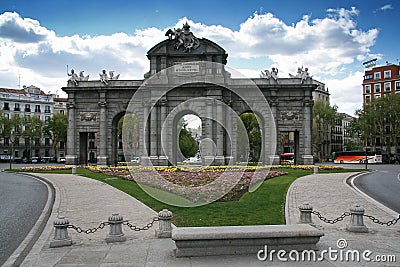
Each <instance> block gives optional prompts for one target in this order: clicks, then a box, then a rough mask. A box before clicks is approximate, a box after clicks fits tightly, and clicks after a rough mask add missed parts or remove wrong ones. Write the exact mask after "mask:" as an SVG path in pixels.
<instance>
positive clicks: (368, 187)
mask: <svg viewBox="0 0 400 267" xmlns="http://www.w3.org/2000/svg"><path fill="white" fill-rule="evenodd" d="M369 168H371V169H374V170H376V172H372V173H369V174H365V175H362V176H360V177H357V178H356V179H355V180H354V184H355V185H356V186H357V187H358V188H359V189H360V190H361V191H363V192H364V193H366V194H367V195H369V196H370V197H372V198H374V199H375V200H377V201H378V202H380V203H382V204H384V205H385V206H387V207H389V208H391V209H392V210H394V211H396V212H398V213H400V165H372V166H371V165H370V166H369Z"/></svg>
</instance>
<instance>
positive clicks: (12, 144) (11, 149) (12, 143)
mask: <svg viewBox="0 0 400 267" xmlns="http://www.w3.org/2000/svg"><path fill="white" fill-rule="evenodd" d="M13 135H14V131H11V132H10V142H11V147H10V170H11V168H12V159H13V146H14V140H13Z"/></svg>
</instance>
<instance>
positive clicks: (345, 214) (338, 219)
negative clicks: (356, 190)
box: [311, 210, 351, 224]
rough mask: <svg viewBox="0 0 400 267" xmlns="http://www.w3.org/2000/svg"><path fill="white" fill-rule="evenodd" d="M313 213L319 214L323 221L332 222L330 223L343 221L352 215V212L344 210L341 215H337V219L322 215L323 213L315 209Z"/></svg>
mask: <svg viewBox="0 0 400 267" xmlns="http://www.w3.org/2000/svg"><path fill="white" fill-rule="evenodd" d="M311 213H312V214H315V215H317V216H318V218H319V219H320V220H321V221H323V222H326V223H330V224H335V223H337V222H340V221H343V219H344V218H346V217H347V216H350V215H351V213H350V212H348V211H346V212H344V213H343V214H342V215H340V216H339V217H337V218H336V219H334V220H330V219H327V218H326V217H324V216H322V215H321V213H319V212H318V211H315V210H313V211H312V212H311Z"/></svg>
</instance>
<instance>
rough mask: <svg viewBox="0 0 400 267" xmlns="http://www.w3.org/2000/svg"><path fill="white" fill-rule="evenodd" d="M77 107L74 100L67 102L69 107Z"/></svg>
mask: <svg viewBox="0 0 400 267" xmlns="http://www.w3.org/2000/svg"><path fill="white" fill-rule="evenodd" d="M73 108H75V103H74V102H68V103H67V109H73Z"/></svg>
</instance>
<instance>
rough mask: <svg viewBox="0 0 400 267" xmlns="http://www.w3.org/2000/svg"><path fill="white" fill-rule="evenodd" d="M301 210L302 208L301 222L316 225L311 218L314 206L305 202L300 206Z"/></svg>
mask: <svg viewBox="0 0 400 267" xmlns="http://www.w3.org/2000/svg"><path fill="white" fill-rule="evenodd" d="M299 210H300V220H299V223H300V224H310V225H314V223H313V221H312V219H311V212H312V210H313V207H312V206H310V205H309V204H308V203H304V204H303V205H301V206H299Z"/></svg>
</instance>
